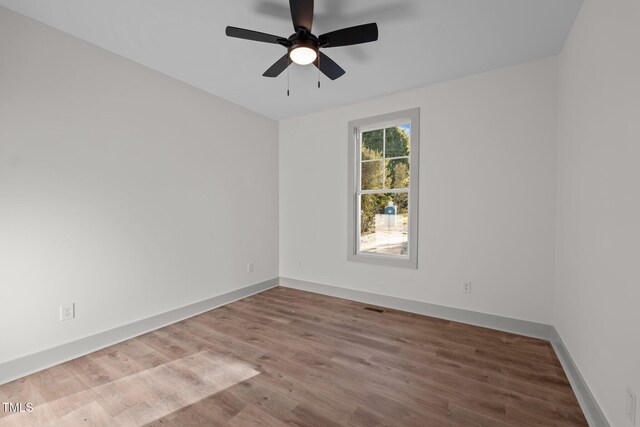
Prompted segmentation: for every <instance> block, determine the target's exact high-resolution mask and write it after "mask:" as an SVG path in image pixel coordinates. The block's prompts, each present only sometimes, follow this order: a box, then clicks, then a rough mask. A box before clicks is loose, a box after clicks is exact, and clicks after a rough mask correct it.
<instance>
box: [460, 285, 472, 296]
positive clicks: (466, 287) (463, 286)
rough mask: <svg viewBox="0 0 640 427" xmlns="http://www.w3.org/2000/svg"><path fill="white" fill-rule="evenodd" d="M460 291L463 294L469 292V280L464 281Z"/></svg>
mask: <svg viewBox="0 0 640 427" xmlns="http://www.w3.org/2000/svg"><path fill="white" fill-rule="evenodd" d="M462 292H463V293H465V294H470V293H471V282H464V283H463V284H462Z"/></svg>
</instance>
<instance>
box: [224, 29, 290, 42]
mask: <svg viewBox="0 0 640 427" xmlns="http://www.w3.org/2000/svg"><path fill="white" fill-rule="evenodd" d="M225 33H226V34H227V35H228V36H229V37H236V38H238V39H245V40H253V41H256V42H263V43H274V44H282V43H283V42H286V41H287V39H286V38H284V37H278V36H274V35H272V34H266V33H261V32H259V31H253V30H245V29H244V28H237V27H227V30H226V31H225Z"/></svg>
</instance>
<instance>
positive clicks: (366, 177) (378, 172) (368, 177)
mask: <svg viewBox="0 0 640 427" xmlns="http://www.w3.org/2000/svg"><path fill="white" fill-rule="evenodd" d="M383 164H384V161H383V160H374V161H371V162H362V189H363V190H380V189H382V175H383V167H382V165H383Z"/></svg>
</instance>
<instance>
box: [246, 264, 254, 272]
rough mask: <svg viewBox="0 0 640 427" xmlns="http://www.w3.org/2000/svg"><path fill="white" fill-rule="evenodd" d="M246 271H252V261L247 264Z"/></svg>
mask: <svg viewBox="0 0 640 427" xmlns="http://www.w3.org/2000/svg"><path fill="white" fill-rule="evenodd" d="M247 273H253V263H252V262H250V263H249V264H247Z"/></svg>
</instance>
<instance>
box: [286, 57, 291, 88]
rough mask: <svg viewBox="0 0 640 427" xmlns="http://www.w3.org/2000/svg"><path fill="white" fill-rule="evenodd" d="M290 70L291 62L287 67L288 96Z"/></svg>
mask: <svg viewBox="0 0 640 427" xmlns="http://www.w3.org/2000/svg"><path fill="white" fill-rule="evenodd" d="M290 70H291V64H289V66H288V67H287V96H290V94H289V87H290V83H289V75H290V74H291V72H290Z"/></svg>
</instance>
